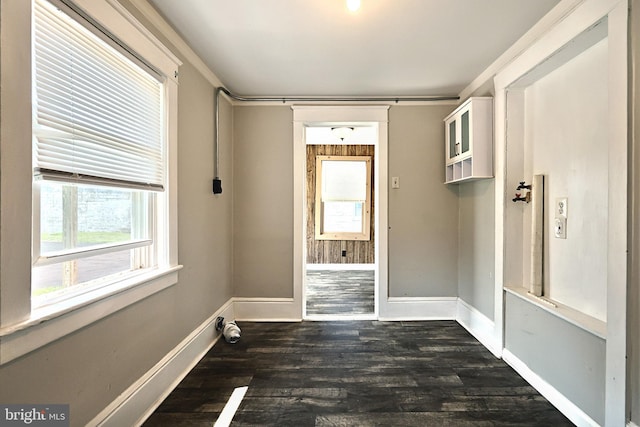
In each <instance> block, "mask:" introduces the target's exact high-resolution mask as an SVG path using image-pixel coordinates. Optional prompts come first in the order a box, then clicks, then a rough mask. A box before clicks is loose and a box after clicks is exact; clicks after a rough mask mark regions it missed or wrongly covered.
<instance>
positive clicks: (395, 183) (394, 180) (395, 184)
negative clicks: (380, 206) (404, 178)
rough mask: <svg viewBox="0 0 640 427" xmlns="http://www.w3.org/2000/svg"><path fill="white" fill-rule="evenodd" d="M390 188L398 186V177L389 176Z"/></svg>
mask: <svg viewBox="0 0 640 427" xmlns="http://www.w3.org/2000/svg"><path fill="white" fill-rule="evenodd" d="M391 188H400V178H399V177H397V176H394V177H392V178H391Z"/></svg>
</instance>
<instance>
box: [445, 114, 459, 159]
mask: <svg viewBox="0 0 640 427" xmlns="http://www.w3.org/2000/svg"><path fill="white" fill-rule="evenodd" d="M441 129H442V128H441ZM456 154H457V153H456V121H455V120H452V121H451V123H449V158H450V159H453V158H454V157H455V156H456Z"/></svg>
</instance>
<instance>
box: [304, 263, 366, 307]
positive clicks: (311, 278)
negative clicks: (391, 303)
mask: <svg viewBox="0 0 640 427" xmlns="http://www.w3.org/2000/svg"><path fill="white" fill-rule="evenodd" d="M374 284H375V278H374V271H373V270H307V283H306V298H307V316H316V315H322V316H324V315H358V314H374V310H375V309H374Z"/></svg>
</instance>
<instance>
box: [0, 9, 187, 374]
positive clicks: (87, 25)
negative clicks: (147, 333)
mask: <svg viewBox="0 0 640 427" xmlns="http://www.w3.org/2000/svg"><path fill="white" fill-rule="evenodd" d="M2 8H3V9H2V15H1V16H2V26H1V27H0V32H2V37H1V38H0V44H1V49H0V68H1V69H2V73H0V91H1V92H2V96H0V100H1V104H2V106H1V107H2V119H3V121H2V128H1V129H2V132H0V145H1V148H2V156H0V166H1V167H0V171H1V172H2V177H3V179H2V183H3V188H2V197H1V198H0V223H1V225H2V240H1V241H0V249H1V250H0V264H1V265H0V271H2V273H3V274H2V278H1V279H2V280H1V282H0V365H1V364H4V363H7V362H9V361H11V360H13V359H15V358H17V357H20V356H21V355H23V354H26V353H28V352H30V351H32V350H34V349H37V348H39V347H41V346H43V345H45V344H47V343H50V342H52V341H53V340H56V339H58V338H60V337H62V336H64V335H67V334H69V333H72V332H74V331H76V330H79V329H81V328H83V327H85V326H87V325H89V324H90V323H92V322H95V321H97V320H100V319H102V318H104V317H106V316H108V315H110V314H112V313H114V312H116V311H118V310H120V309H122V308H125V307H127V306H130V305H132V304H135V303H136V302H138V301H140V300H142V299H143V298H146V297H148V296H150V295H152V294H154V293H156V292H159V291H161V290H162V289H165V288H167V287H169V286H172V285H174V284H175V283H177V279H178V270H179V269H180V267H181V266H180V265H179V264H178V256H177V157H176V153H177V123H178V122H177V96H178V67H179V66H180V61H179V60H178V59H177V58H176V57H175V56H174V55H173V54H172V53H171V52H170V51H169V50H168V49H167V48H166V47H165V46H163V45H162V43H161V42H160V41H159V40H158V39H157V38H156V37H155V36H154V35H153V34H151V33H150V32H149V31H148V30H147V29H146V28H145V27H144V26H142V24H140V23H139V22H138V21H137V20H136V19H135V18H134V17H133V16H132V15H131V14H130V13H129V12H128V11H127V10H126V9H125V8H124V7H122V6H121V5H120V4H119V3H118V2H96V1H95V0H73V2H71V1H68V0H48V1H45V0H31V1H19V2H14V1H3V2H2ZM5 24H7V25H5ZM9 24H10V25H9ZM28 52H31V55H30V56H29V55H28V54H26V55H25V53H28ZM45 320H46V321H45Z"/></svg>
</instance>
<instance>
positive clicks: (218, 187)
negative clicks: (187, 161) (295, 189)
mask: <svg viewBox="0 0 640 427" xmlns="http://www.w3.org/2000/svg"><path fill="white" fill-rule="evenodd" d="M221 92H222V93H224V94H225V95H227V96H228V97H229V98H231V99H235V100H236V101H241V102H251V101H253V102H282V103H283V104H284V103H286V102H391V103H396V104H397V103H399V102H411V101H414V102H416V101H417V102H435V101H457V100H459V99H460V97H458V96H414V97H412V96H405V97H398V96H394V97H390V96H389V97H384V96H383V97H371V98H367V97H348V96H347V97H323V96H267V97H259V96H255V97H254V96H239V95H236V94H234V93H231V92H230V91H229V90H228V89H227V88H225V87H223V86H220V87H217V88H216V89H215V95H214V98H215V99H214V103H215V105H214V114H215V125H216V131H215V134H214V141H213V150H214V156H215V159H214V170H213V174H214V179H213V193H214V194H220V193H222V181H221V179H220V144H219V140H220V126H219V125H220V93H221Z"/></svg>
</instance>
